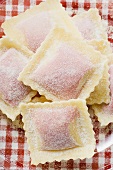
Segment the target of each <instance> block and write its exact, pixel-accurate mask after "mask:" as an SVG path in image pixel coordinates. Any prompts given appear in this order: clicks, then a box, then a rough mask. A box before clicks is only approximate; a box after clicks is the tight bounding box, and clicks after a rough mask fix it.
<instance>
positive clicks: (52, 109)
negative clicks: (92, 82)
mask: <svg viewBox="0 0 113 170" xmlns="http://www.w3.org/2000/svg"><path fill="white" fill-rule="evenodd" d="M21 111H22V115H23V122H24V129H25V135H26V137H27V142H28V146H29V150H30V156H31V163H32V164H34V165H38V164H39V163H45V162H52V161H54V160H56V161H61V160H68V159H78V158H80V159H84V158H86V157H87V158H90V157H91V156H93V154H94V149H95V138H94V131H93V126H92V123H91V119H90V117H89V113H88V108H87V106H86V102H85V101H84V100H81V99H77V100H74V99H71V100H68V101H61V102H51V103H35V104H34V103H29V104H22V105H21Z"/></svg>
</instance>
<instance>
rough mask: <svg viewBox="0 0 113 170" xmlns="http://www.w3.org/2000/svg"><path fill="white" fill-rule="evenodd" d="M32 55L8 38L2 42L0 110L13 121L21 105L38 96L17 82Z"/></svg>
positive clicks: (0, 50)
mask: <svg viewBox="0 0 113 170" xmlns="http://www.w3.org/2000/svg"><path fill="white" fill-rule="evenodd" d="M32 54H33V53H32V52H31V51H29V50H27V49H26V48H22V47H21V46H19V44H17V43H16V42H14V41H12V40H10V39H8V38H2V39H1V40H0V110H1V111H2V112H3V113H4V114H6V115H7V117H8V118H10V119H12V120H15V118H16V116H17V115H19V114H20V109H19V105H20V103H21V102H28V101H30V100H31V98H32V97H33V96H34V95H35V94H36V92H34V91H33V90H31V88H30V87H28V86H25V85H24V84H23V83H22V82H19V81H18V80H17V78H18V76H19V73H20V72H21V71H22V70H23V68H24V67H25V66H26V64H27V63H28V60H29V58H30V56H31V55H32Z"/></svg>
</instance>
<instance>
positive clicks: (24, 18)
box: [2, 0, 80, 52]
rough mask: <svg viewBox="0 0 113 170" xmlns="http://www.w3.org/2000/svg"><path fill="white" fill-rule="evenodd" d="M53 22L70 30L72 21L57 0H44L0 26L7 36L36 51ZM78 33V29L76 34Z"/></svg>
mask: <svg viewBox="0 0 113 170" xmlns="http://www.w3.org/2000/svg"><path fill="white" fill-rule="evenodd" d="M55 24H60V25H62V26H66V27H67V28H68V30H71V25H73V22H72V21H71V19H70V17H69V16H68V14H67V13H66V12H65V10H64V9H63V7H62V5H61V4H60V2H59V1H58V0H55V1H53V0H46V2H42V3H40V4H39V5H37V6H34V7H33V8H31V9H28V10H27V11H25V12H24V13H21V14H19V15H18V16H16V17H12V18H11V19H9V20H7V21H5V22H4V23H3V24H2V28H3V29H4V32H5V34H6V35H7V36H8V37H10V38H13V39H14V40H18V41H19V42H20V43H22V44H23V45H25V46H27V47H28V48H29V49H30V50H32V51H33V52H36V50H37V48H39V47H40V45H41V43H42V42H43V41H44V40H45V38H46V36H47V35H48V33H49V32H51V30H52V28H53V27H54V25H55ZM76 31H77V30H76ZM79 34H80V33H79V31H78V33H77V35H79ZM20 37H21V38H20Z"/></svg>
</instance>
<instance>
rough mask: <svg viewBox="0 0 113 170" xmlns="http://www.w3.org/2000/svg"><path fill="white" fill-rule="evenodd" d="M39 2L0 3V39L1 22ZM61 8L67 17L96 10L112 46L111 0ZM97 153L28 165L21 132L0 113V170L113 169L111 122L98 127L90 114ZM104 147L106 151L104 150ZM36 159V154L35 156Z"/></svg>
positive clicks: (76, 1)
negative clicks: (106, 26) (82, 10)
mask: <svg viewBox="0 0 113 170" xmlns="http://www.w3.org/2000/svg"><path fill="white" fill-rule="evenodd" d="M40 2H41V1H39V0H6V1H4V0H0V37H2V35H3V30H2V28H1V24H2V22H4V21H5V20H6V19H9V18H11V17H12V16H15V15H18V14H19V13H21V12H23V11H25V10H26V9H28V8H30V7H32V6H33V5H35V4H39V3H40ZM61 3H62V5H63V6H64V7H65V8H66V10H67V11H68V12H69V14H70V15H73V14H76V12H77V10H78V9H80V8H81V9H85V10H88V9H89V8H95V7H96V8H98V9H99V12H100V15H101V16H102V19H104V20H106V22H107V25H108V37H109V38H108V39H109V41H110V42H111V45H112V47H113V0H66V1H65V0H62V1H61ZM91 118H92V122H93V125H94V131H95V137H96V142H97V145H98V150H99V151H101V150H102V149H104V150H102V151H101V152H97V153H96V154H95V155H94V156H93V158H91V159H84V160H76V161H74V160H68V161H61V162H52V163H45V164H44V165H42V164H40V165H38V166H37V167H36V166H31V164H30V157H29V151H28V146H27V143H26V138H25V135H24V131H23V130H21V129H17V128H15V126H13V125H11V123H10V122H9V120H8V119H7V118H6V116H4V115H3V114H2V113H1V112H0V170H35V169H37V170H49V169H50V170H54V169H56V170H60V169H62V170H73V169H75V170H107V169H111V170H113V145H112V146H111V147H108V146H110V145H111V144H112V143H113V135H112V133H113V123H112V124H109V125H108V126H107V127H105V128H101V127H100V124H99V122H98V121H97V118H96V117H94V115H93V113H92V114H91ZM106 148H107V149H106ZM37 156H38V155H37Z"/></svg>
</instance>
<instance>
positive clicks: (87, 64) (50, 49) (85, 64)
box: [18, 27, 106, 101]
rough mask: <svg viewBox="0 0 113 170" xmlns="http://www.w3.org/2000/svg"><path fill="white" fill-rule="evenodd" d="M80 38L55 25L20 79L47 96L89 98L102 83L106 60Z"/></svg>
mask: <svg viewBox="0 0 113 170" xmlns="http://www.w3.org/2000/svg"><path fill="white" fill-rule="evenodd" d="M103 58H104V56H102V55H101V54H100V53H99V52H97V51H95V50H94V49H93V48H92V47H91V46H89V45H87V44H86V42H85V41H82V40H81V39H75V37H73V35H72V34H71V33H68V32H66V31H65V30H64V29H60V28H57V27H56V28H55V29H54V30H53V32H52V33H51V34H50V36H49V37H48V38H47V39H46V40H45V41H44V43H43V44H42V46H41V47H40V48H39V50H38V51H37V53H36V54H34V56H33V57H32V60H30V62H29V63H28V65H27V66H26V67H25V68H24V69H23V71H22V72H21V73H20V75H19V78H18V80H20V81H22V82H23V83H24V84H26V85H29V86H31V88H32V89H34V90H37V91H38V92H39V94H40V95H44V96H45V97H46V98H47V99H49V100H52V101H55V100H68V99H72V98H74V99H75V98H82V99H86V98H88V97H89V95H90V93H91V92H92V91H93V90H94V88H95V86H96V85H97V84H98V83H99V81H100V79H101V77H102V75H103V71H104V67H105V63H106V59H104V60H103Z"/></svg>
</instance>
